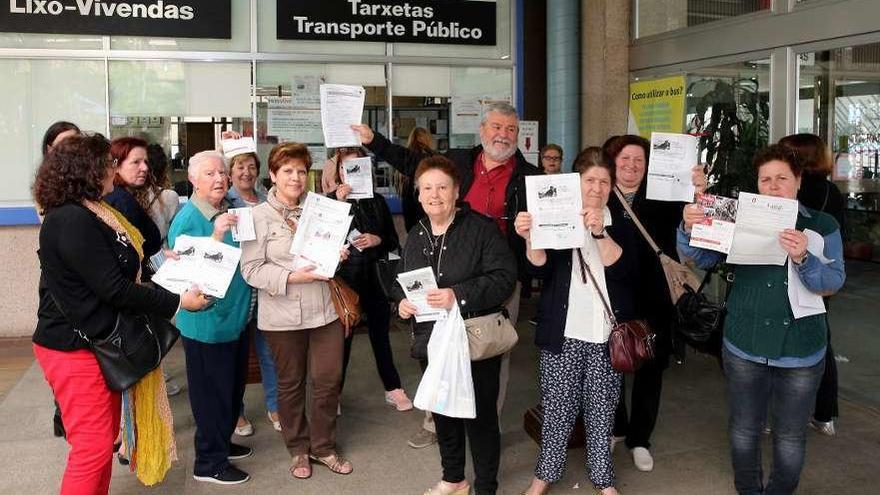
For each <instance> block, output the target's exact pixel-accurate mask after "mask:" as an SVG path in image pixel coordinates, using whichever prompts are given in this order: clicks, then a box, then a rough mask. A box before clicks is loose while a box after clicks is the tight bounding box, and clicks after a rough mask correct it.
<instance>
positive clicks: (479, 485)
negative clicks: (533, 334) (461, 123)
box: [393, 156, 516, 495]
mask: <svg viewBox="0 0 880 495" xmlns="http://www.w3.org/2000/svg"><path fill="white" fill-rule="evenodd" d="M414 180H415V183H416V187H417V188H418V191H419V203H421V205H422V208H424V210H425V214H426V218H424V219H422V220H421V221H419V223H418V225H416V226H415V227H413V229H412V230H410V232H409V237H408V238H407V241H406V245H405V246H404V248H403V256H402V259H401V261H400V264H399V265H398V272H399V273H404V272H409V271H412V270H416V269H419V268H425V267H430V268H431V269H432V271H433V272H434V278H435V279H436V281H437V287H438V288H437V289H434V290H431V291H428V295H427V303H428V305H429V306H431V307H433V308H443V309H451V308H452V307H453V305H454V304H458V306H459V308H460V310H461V314H462V317H463V318H464V319H468V318H472V317H477V316H482V315H486V314H492V313H495V312H498V311H501V309H502V307H503V304H504V301H505V300H506V299H507V298H508V297H510V294H511V293H512V292H513V289H514V285H515V283H516V260H515V258H514V256H513V253H512V252H511V250H510V248H509V247H508V245H507V242H506V241H505V240H504V238H503V237H502V236H501V232H500V231H499V230H498V229H497V228H494V224H493V221H492V220H490V219H488V218H486V217H484V216H482V215H480V214H478V213H474V212H472V211H471V209H470V207H469V206H468V204H467V203H460V204H458V205H457V202H458V200H459V188H460V187H461V177H460V175H459V173H458V169H457V168H456V166H455V164H453V163H452V162H451V161H450V160H449V159H448V158H446V157H443V156H432V157H428V158H424V159H423V160H422V161H421V162H420V163H419V165H418V167H417V168H416V171H415V175H414ZM393 296H394V298H395V299H396V300H398V301H400V304H399V305H398V314H399V315H400V317H401V318H403V319H405V320H406V319H412V320H415V318H413V316H415V315H417V314H418V311H419V310H418V307H417V306H416V305H415V304H413V303H412V302H410V301H409V300H408V299H406V297H405V295H404V292H403V289H402V288H401V287H400V286H399V284H396V285H395V286H394V291H393ZM433 326H434V322H422V323H416V322H414V321H413V322H412V328H413V344H412V349H411V354H412V356H413V357H414V358H416V359H418V360H419V363H420V364H421V366H422V369H423V370H424V369H425V368H427V365H428V361H427V359H428V352H427V346H428V340H429V339H430V336H431V331H432V329H433ZM500 373H501V356H495V357H492V358H488V359H484V360H481V361H472V362H471V375H472V378H473V382H474V395H475V399H476V418H474V419H460V418H451V417H448V416H444V415H442V414H434V415H433V417H434V423H435V426H436V429H437V443H438V445H439V447H440V457H441V460H442V465H443V477H442V479H441V481H440V482H439V483H437V484H436V485H435V486H434V487H432V488H430V489H429V490H427V491H426V492H425V494H426V495H452V494H454V495H466V494H467V493H469V492H470V485H469V484H468V482H467V480H466V479H465V472H464V467H465V437H467V439H468V440H469V441H470V448H471V453H472V455H473V460H474V472H475V474H476V480H475V481H474V489H475V492H476V493H477V494H479V495H483V494H494V493H495V492H496V490H497V489H498V480H497V477H498V464H499V461H500V456H501V432H500V429H499V426H498V410H497V407H496V406H497V400H498V388H499V378H500Z"/></svg>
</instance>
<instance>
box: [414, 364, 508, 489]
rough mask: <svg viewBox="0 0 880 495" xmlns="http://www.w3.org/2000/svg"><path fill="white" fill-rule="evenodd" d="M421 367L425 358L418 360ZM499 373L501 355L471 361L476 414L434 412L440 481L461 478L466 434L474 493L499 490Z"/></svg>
mask: <svg viewBox="0 0 880 495" xmlns="http://www.w3.org/2000/svg"><path fill="white" fill-rule="evenodd" d="M421 365H422V370H423V371H424V369H425V368H426V367H427V365H428V363H427V361H421ZM500 375H501V356H496V357H493V358H489V359H484V360H482V361H471V378H472V379H473V381H474V399H475V400H476V410H477V417H476V418H474V419H461V418H450V417H448V416H443V415H441V414H433V416H434V425H435V426H436V428H437V445H438V446H439V447H440V462H441V464H442V465H443V481H447V482H449V483H458V482H460V481H462V480H464V466H465V450H466V445H465V437H467V440H468V441H470V444H471V457H472V459H473V461H474V474H475V475H476V479H475V480H474V492H475V493H476V494H477V495H493V494H494V493H495V492H496V491H497V490H498V465H499V464H500V461H501V430H500V428H499V426H498V407H497V406H498V405H497V402H498V384H499V377H500Z"/></svg>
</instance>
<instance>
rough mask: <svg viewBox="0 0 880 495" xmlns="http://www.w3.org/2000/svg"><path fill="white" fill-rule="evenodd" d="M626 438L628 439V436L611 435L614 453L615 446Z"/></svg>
mask: <svg viewBox="0 0 880 495" xmlns="http://www.w3.org/2000/svg"><path fill="white" fill-rule="evenodd" d="M624 440H626V437H618V436H614V435H611V453H612V454H613V453H614V447H617V444H619V443H620V442H622V441H624Z"/></svg>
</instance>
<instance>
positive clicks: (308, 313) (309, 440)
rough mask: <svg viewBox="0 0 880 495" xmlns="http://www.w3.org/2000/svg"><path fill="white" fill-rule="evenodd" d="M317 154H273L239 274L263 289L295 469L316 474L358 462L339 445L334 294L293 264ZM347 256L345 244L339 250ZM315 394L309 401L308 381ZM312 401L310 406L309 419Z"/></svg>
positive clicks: (288, 148) (292, 149) (261, 322)
mask: <svg viewBox="0 0 880 495" xmlns="http://www.w3.org/2000/svg"><path fill="white" fill-rule="evenodd" d="M311 165H312V159H311V156H310V155H309V151H308V149H307V148H306V146H305V145H302V144H299V143H285V144H280V145H278V146H275V147H274V148H273V149H272V152H271V153H270V154H269V176H270V177H271V178H272V182H273V183H274V186H273V187H272V189H271V190H270V191H269V194H268V196H267V198H266V202H265V203H262V204H260V205H258V206H256V207H254V209H253V217H254V228H255V230H256V234H257V238H256V240H253V241H249V242H243V243H242V256H241V273H242V275H243V276H244V278H245V280H246V281H247V283H248V284H250V285H251V286H252V287H254V288H255V289H258V290H259V293H258V305H257V307H258V312H257V320H258V321H257V327H258V328H259V329H260V331H261V332H262V333H263V337H265V339H266V343H267V344H269V350H270V351H271V353H272V359H273V360H274V361H275V367H276V370H277V372H278V414H279V417H280V420H281V425H282V432H281V433H282V436H283V437H284V443H285V444H286V446H287V450H288V452H290V455H291V457H292V458H293V459H292V463H291V466H290V473H291V475H292V476H293V477H294V478H298V479H305V478H308V477H310V476H311V475H312V468H311V464H310V461H316V462H318V463H321V464H323V465H325V466H327V467H328V468H330V470H331V471H333V472H334V473H338V474H349V473H351V472H352V465H351V463H350V462H349V461H347V460H345V459H343V458H342V457H341V456H340V455H339V453H338V452H337V450H336V408H337V405H338V404H339V392H340V388H341V387H340V383H341V380H342V350H343V342H344V339H345V331H344V330H343V327H342V324H341V323H340V322H339V318H338V316H337V315H336V312H335V311H334V309H333V304H332V302H331V301H330V290H329V289H328V285H327V279H326V278H325V277H321V276H319V275H317V274H316V273H314V271H313V270H314V267H305V268H300V269H297V270H293V268H292V266H293V259H294V256H293V255H292V254H290V244H291V242H292V241H293V234H294V232H296V227H297V223H298V222H299V218H300V215H301V214H302V202H303V200H304V199H305V195H306V184H307V178H308V174H309V168H311ZM340 256H341V257H342V258H343V259H345V258H347V251H344V252H343V253H342V254H341V255H340ZM309 381H311V382H312V385H313V386H312V388H311V391H310V393H311V396H310V397H309V398H308V399H309V400H306V383H307V382H309ZM306 404H309V405H310V410H309V414H308V418H307V415H306V410H305V408H306Z"/></svg>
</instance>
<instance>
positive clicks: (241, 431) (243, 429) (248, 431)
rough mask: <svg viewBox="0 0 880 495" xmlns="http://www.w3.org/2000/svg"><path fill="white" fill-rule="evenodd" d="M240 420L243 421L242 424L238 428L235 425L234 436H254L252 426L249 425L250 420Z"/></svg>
mask: <svg viewBox="0 0 880 495" xmlns="http://www.w3.org/2000/svg"><path fill="white" fill-rule="evenodd" d="M242 419H244V424H243V425H241V426H238V424H237V423H236V426H235V434H236V435H238V436H240V437H249V436H251V435H253V434H254V425H253V424H251V422H250V420H248V419H247V418H246V417H244V416H242Z"/></svg>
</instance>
